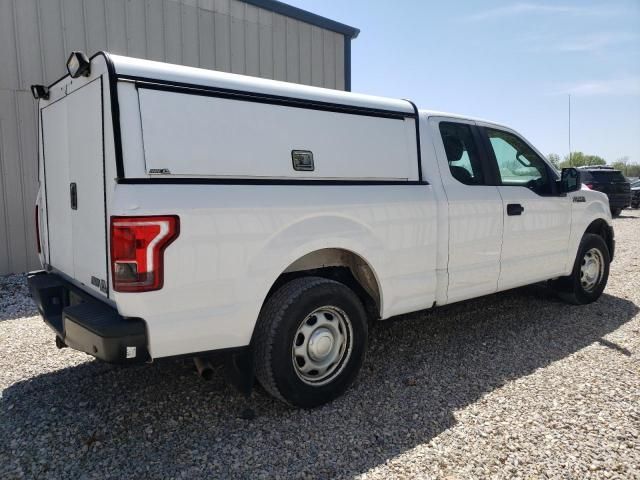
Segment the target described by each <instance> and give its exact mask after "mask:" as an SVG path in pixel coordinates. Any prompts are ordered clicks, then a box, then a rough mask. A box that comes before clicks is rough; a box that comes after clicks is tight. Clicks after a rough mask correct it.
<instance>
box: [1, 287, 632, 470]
mask: <svg viewBox="0 0 640 480" xmlns="http://www.w3.org/2000/svg"><path fill="white" fill-rule="evenodd" d="M638 311H639V309H638V307H637V306H636V305H635V304H633V303H632V302H630V301H628V300H625V299H622V298H617V297H614V296H610V295H603V297H602V298H601V299H600V300H599V301H598V302H597V303H596V304H593V305H590V306H584V307H575V306H567V305H565V304H563V303H561V302H559V301H558V300H556V299H555V297H554V296H553V295H552V294H551V293H550V292H549V291H548V290H547V289H546V288H544V287H543V286H540V285H534V286H530V287H525V288H521V289H518V290H513V291H509V292H505V293H501V294H496V295H492V296H489V297H485V298H481V299H476V300H472V301H467V302H463V303H460V304H456V305H451V306H448V307H444V308H441V309H437V310H434V311H424V312H418V313H415V314H411V315H407V316H403V317H399V318H397V319H393V320H391V321H387V322H381V323H377V324H375V325H374V326H373V327H372V329H371V341H370V346H369V350H368V357H367V360H366V363H365V365H364V367H363V371H362V373H361V375H360V377H359V380H358V381H357V383H356V385H355V386H354V387H353V388H352V389H350V390H349V391H348V392H347V394H346V395H345V396H344V397H342V398H340V399H338V400H336V401H335V402H333V403H331V404H329V405H326V406H324V407H321V408H318V409H315V410H311V411H304V410H292V409H289V408H287V407H285V406H284V405H282V404H280V403H278V402H277V401H275V400H272V399H271V398H269V397H267V396H266V395H265V394H264V392H262V391H261V390H260V389H259V388H257V389H256V391H254V393H253V396H252V398H251V400H250V405H251V407H252V408H253V409H254V410H255V412H256V418H255V419H253V420H250V421H249V420H243V419H241V418H239V413H240V412H241V411H242V409H243V408H244V406H245V405H246V404H245V401H244V399H243V398H242V397H241V396H240V395H239V394H238V393H236V392H235V391H234V390H233V389H232V388H231V387H229V386H228V385H227V384H226V383H225V382H224V380H223V378H222V373H221V371H220V370H219V371H218V375H217V376H216V377H215V378H214V379H213V380H212V381H209V382H205V381H203V380H201V379H200V378H199V377H197V375H196V374H195V372H194V370H193V367H192V364H191V363H190V362H188V361H160V362H157V363H156V364H155V365H152V366H139V367H130V368H121V367H113V366H109V365H106V364H102V363H99V362H95V361H90V360H88V361H87V362H86V363H81V364H80V365H78V366H74V367H70V368H66V369H62V370H58V371H55V372H52V373H48V374H44V375H40V376H36V377H33V378H30V379H28V380H25V381H22V382H20V383H16V384H14V385H12V386H10V387H9V388H7V389H6V390H5V391H4V393H3V396H2V399H1V403H0V405H1V411H0V460H2V461H1V462H0V465H4V467H2V466H0V472H1V471H2V470H3V469H4V470H5V472H4V475H3V477H6V476H7V474H9V476H12V475H14V474H17V473H18V472H22V473H23V474H24V475H26V476H35V475H41V476H56V477H57V476H60V475H63V476H72V477H78V476H80V475H81V474H85V475H87V476H88V477H89V478H91V477H92V476H95V477H99V478H109V477H113V478H123V477H140V476H143V477H147V478H149V477H153V478H156V477H163V478H167V477H175V476H180V475H185V476H186V477H187V478H197V477H210V476H215V477H223V478H229V477H242V478H246V477H251V478H260V477H264V478H272V477H275V476H276V475H279V476H281V477H294V478H329V477H350V476H353V475H356V474H359V473H362V472H365V471H367V470H368V469H370V468H372V467H375V466H377V465H380V464H383V463H384V462H385V461H386V460H388V459H390V458H393V457H395V456H397V455H399V454H401V453H403V452H405V451H407V450H409V449H412V448H413V447H415V446H417V445H420V444H423V443H426V442H428V441H430V440H431V439H432V438H434V437H435V436H437V435H439V434H440V433H442V432H444V431H445V430H447V429H448V428H450V427H452V426H453V425H455V423H456V420H455V417H454V412H455V411H456V410H459V409H461V408H464V407H466V406H468V405H470V404H472V403H474V402H476V401H477V400H478V399H480V398H481V397H482V396H483V395H485V394H486V393H488V392H491V391H493V390H495V389H498V388H500V387H501V386H503V385H504V384H505V383H507V382H509V381H511V380H514V379H518V378H521V377H524V376H526V375H529V374H531V373H533V372H534V371H536V370H538V369H540V368H542V367H545V366H547V365H549V364H551V363H552V362H555V361H557V360H561V359H563V358H565V357H567V356H569V355H571V354H574V353H576V352H577V351H579V350H580V349H582V348H584V347H586V346H589V345H591V344H593V343H599V345H600V346H602V348H612V349H613V350H614V351H616V352H617V353H620V354H622V355H626V354H635V353H636V352H628V351H625V350H624V349H621V348H616V347H618V346H617V345H615V344H614V343H612V342H609V341H607V340H604V339H603V337H604V336H605V335H607V334H608V333H610V332H612V331H614V330H616V329H617V328H619V327H620V326H621V325H623V324H624V323H626V322H628V321H629V320H631V319H632V318H633V317H634V316H635V315H637V314H638ZM56 354H60V353H58V352H56V351H55V350H54V349H52V350H51V351H47V352H43V355H56ZM3 456H4V458H2V457H3Z"/></svg>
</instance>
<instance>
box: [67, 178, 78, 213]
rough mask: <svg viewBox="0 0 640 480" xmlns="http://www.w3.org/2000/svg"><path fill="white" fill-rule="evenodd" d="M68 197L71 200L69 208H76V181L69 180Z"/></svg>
mask: <svg viewBox="0 0 640 480" xmlns="http://www.w3.org/2000/svg"><path fill="white" fill-rule="evenodd" d="M69 197H70V201H71V210H77V209H78V186H77V185H76V182H71V184H70V185H69Z"/></svg>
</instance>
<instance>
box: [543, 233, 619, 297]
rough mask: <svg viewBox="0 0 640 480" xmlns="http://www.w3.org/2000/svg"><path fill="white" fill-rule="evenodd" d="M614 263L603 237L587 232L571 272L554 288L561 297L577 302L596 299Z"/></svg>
mask: <svg viewBox="0 0 640 480" xmlns="http://www.w3.org/2000/svg"><path fill="white" fill-rule="evenodd" d="M610 262H611V259H610V254H609V248H608V247H607V244H606V243H605V241H604V240H603V238H602V237H601V236H599V235H594V234H591V233H586V234H585V235H584V237H582V241H581V242H580V247H579V248H578V255H577V256H576V260H575V262H574V265H573V271H572V272H571V275H569V276H567V277H561V278H559V279H557V280H555V281H553V282H552V284H551V285H552V288H553V289H554V290H555V291H556V292H557V294H558V296H559V297H560V298H561V299H563V300H564V301H566V302H568V303H572V304H574V305H585V304H587V303H591V302H595V301H596V300H597V299H598V298H600V295H602V292H603V291H604V289H605V287H606V286H607V280H608V278H609V264H610Z"/></svg>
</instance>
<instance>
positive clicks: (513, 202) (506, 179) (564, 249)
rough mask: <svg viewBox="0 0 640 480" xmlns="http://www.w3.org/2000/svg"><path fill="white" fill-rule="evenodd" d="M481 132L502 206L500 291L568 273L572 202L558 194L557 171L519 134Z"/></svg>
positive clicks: (493, 129)
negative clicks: (502, 228)
mask: <svg viewBox="0 0 640 480" xmlns="http://www.w3.org/2000/svg"><path fill="white" fill-rule="evenodd" d="M479 131H480V133H481V135H482V136H483V140H484V144H485V148H486V149H487V151H488V156H489V158H490V160H491V162H492V167H493V171H494V180H495V184H496V185H497V189H498V192H499V194H500V197H501V199H502V206H503V223H504V233H503V241H502V253H501V256H500V276H499V279H498V290H506V289H508V288H514V287H518V286H522V285H527V284H530V283H534V282H539V281H542V280H547V279H550V278H553V277H556V276H559V275H561V274H563V273H564V272H565V271H566V268H567V262H568V261H569V260H568V259H567V254H568V247H569V235H570V230H571V206H572V203H571V198H570V197H568V196H566V195H561V194H559V193H557V186H556V180H557V174H556V172H555V170H553V169H552V167H551V166H550V165H549V164H548V163H547V162H546V161H545V160H544V159H543V158H542V156H541V155H539V154H538V153H537V152H536V151H535V150H534V149H533V148H532V147H531V146H530V145H529V144H528V143H527V142H526V141H525V140H524V139H523V138H522V137H520V136H519V135H517V134H516V133H515V132H513V131H510V130H507V129H502V128H496V127H495V126H491V125H483V126H480V127H479Z"/></svg>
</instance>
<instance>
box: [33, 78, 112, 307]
mask: <svg viewBox="0 0 640 480" xmlns="http://www.w3.org/2000/svg"><path fill="white" fill-rule="evenodd" d="M71 86H72V85H68V91H69V92H70V93H67V94H66V95H64V96H62V97H61V98H60V99H58V100H56V101H55V102H52V103H50V104H47V105H45V106H43V107H42V108H41V110H40V121H41V128H42V132H41V134H42V145H43V147H42V159H41V161H42V162H43V166H44V168H43V172H44V189H43V191H44V193H45V198H44V202H45V206H46V215H47V218H46V225H47V239H48V241H47V251H46V252H45V257H46V261H47V263H48V265H49V266H51V267H52V268H53V269H54V270H57V271H59V272H62V273H63V274H65V275H66V276H67V277H70V278H72V279H73V280H75V281H76V282H77V283H78V284H81V285H85V286H86V287H87V289H89V290H91V291H93V292H95V293H98V294H100V295H104V296H106V295H107V293H108V284H107V278H108V275H107V241H106V235H107V230H106V220H105V218H106V215H105V181H104V155H103V113H102V112H103V108H102V107H103V106H102V101H103V100H102V98H103V97H102V88H103V86H102V77H98V78H96V79H94V80H92V81H90V82H89V83H86V84H84V85H82V86H80V87H77V88H76V89H75V90H72V89H71Z"/></svg>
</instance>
